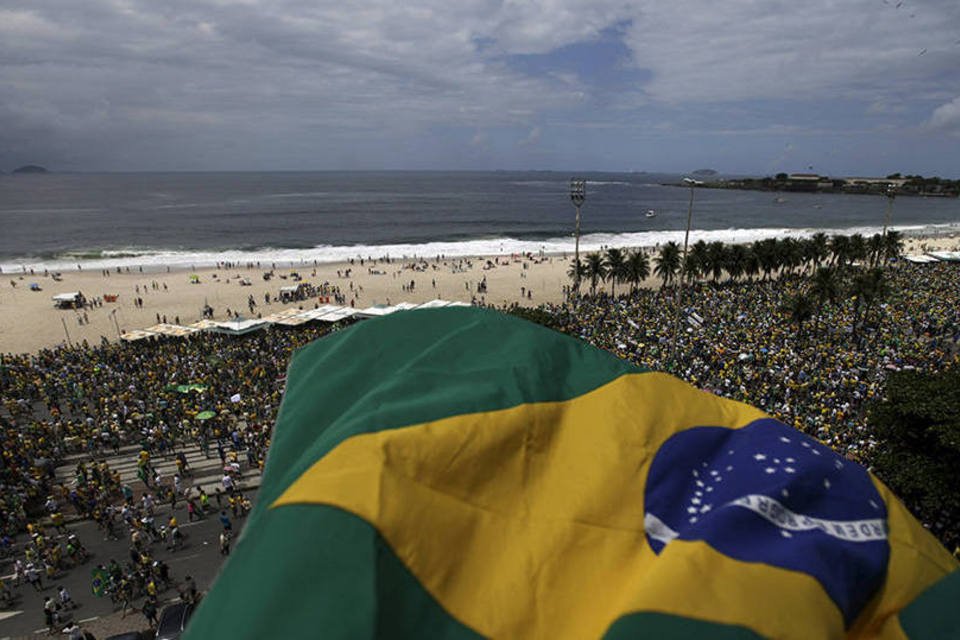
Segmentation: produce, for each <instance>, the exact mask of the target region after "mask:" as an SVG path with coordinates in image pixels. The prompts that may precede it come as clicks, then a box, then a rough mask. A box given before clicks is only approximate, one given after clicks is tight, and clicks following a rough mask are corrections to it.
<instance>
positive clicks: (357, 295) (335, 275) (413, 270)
mask: <svg viewBox="0 0 960 640" xmlns="http://www.w3.org/2000/svg"><path fill="white" fill-rule="evenodd" d="M957 245H958V239H957V238H954V237H950V236H938V237H929V238H923V237H914V238H909V239H907V241H906V243H905V252H906V253H907V254H913V253H922V252H923V251H933V250H938V249H951V250H952V249H955V248H957ZM571 258H572V255H570V254H566V255H528V256H518V255H513V256H511V255H500V256H481V257H474V258H459V257H458V258H448V259H446V260H436V259H430V260H424V261H419V262H413V261H410V260H392V261H391V262H389V263H387V262H383V261H375V262H372V263H371V262H370V261H367V260H365V261H364V262H363V264H361V263H360V261H359V259H358V260H356V261H355V262H354V263H353V264H350V263H327V264H319V265H317V266H313V265H312V264H310V265H300V266H295V267H281V266H280V265H277V268H276V269H275V270H274V269H271V268H270V265H261V267H260V268H256V267H255V266H254V267H247V266H239V267H230V268H227V267H221V268H208V269H200V270H191V269H174V268H171V269H170V271H169V272H167V271H165V270H164V271H159V272H158V271H146V270H145V271H144V272H141V271H140V270H139V269H138V268H136V267H130V269H129V272H128V271H127V270H126V269H124V270H123V272H122V273H117V272H116V270H115V269H114V270H112V271H110V272H109V275H105V274H104V272H103V270H100V269H96V268H94V269H89V268H85V269H84V270H82V271H77V270H73V271H63V272H61V273H60V279H59V281H58V280H55V279H54V278H53V277H52V275H49V274H48V275H44V274H43V273H42V272H35V273H34V274H32V275H31V274H30V273H29V272H27V273H25V274H24V273H4V274H3V275H2V276H0V277H2V279H0V353H11V352H12V353H30V352H35V351H37V350H38V349H42V348H47V347H53V346H56V345H59V344H64V343H66V342H67V339H68V336H69V340H70V341H71V342H73V343H80V342H82V341H84V340H85V341H87V342H88V343H89V344H91V345H92V344H97V343H99V342H100V341H101V340H102V339H103V338H106V339H108V340H111V341H116V340H117V339H118V337H119V332H125V331H131V330H134V329H144V328H146V327H149V326H151V325H154V324H156V323H157V322H158V320H159V321H165V322H168V323H173V324H177V323H179V324H189V323H192V322H196V321H198V320H200V319H201V318H202V313H203V307H204V305H209V306H210V307H212V308H213V319H215V320H227V319H229V318H231V317H232V316H233V314H234V313H237V312H238V313H239V314H240V315H241V316H242V317H247V318H251V317H257V316H258V315H263V316H266V315H269V314H272V313H276V312H278V311H282V310H283V309H286V308H302V309H310V308H312V307H314V306H315V305H316V304H317V303H318V301H317V299H316V298H313V299H309V300H304V301H301V302H297V303H281V302H278V301H275V299H276V298H277V297H278V295H279V292H280V287H283V286H287V285H290V284H292V283H293V279H292V278H291V275H290V274H291V273H292V272H296V273H299V274H300V276H302V278H303V281H304V282H308V283H310V284H313V285H316V286H320V285H322V284H324V283H327V284H328V285H330V286H331V287H339V289H340V291H341V292H342V293H343V294H344V295H345V296H346V301H347V304H348V305H349V304H350V303H351V301H352V303H353V305H354V306H355V307H356V308H359V309H362V308H366V307H370V306H374V305H387V304H397V303H399V302H410V303H422V302H426V301H428V300H433V299H437V298H442V299H444V300H451V301H463V302H471V300H474V299H476V300H482V301H484V302H485V303H486V304H492V305H497V306H499V305H504V304H510V303H514V302H518V303H521V304H524V305H527V306H536V305H539V304H543V303H547V302H553V303H556V302H560V301H562V300H563V297H564V287H565V286H567V285H569V284H570V281H569V278H568V276H567V275H566V271H567V269H568V266H569V262H570V259H571ZM651 266H652V265H651ZM347 270H349V271H350V273H349V276H348V275H347ZM270 271H272V272H273V277H271V278H270V279H269V280H265V279H264V274H265V273H268V272H270ZM192 275H197V276H199V283H192V282H191V280H192V278H191V276H192ZM242 279H247V280H249V282H250V283H251V284H250V286H241V284H240V282H241V280H242ZM484 279H485V281H486V293H481V294H477V286H478V284H479V283H480V282H481V281H483V280H484ZM34 282H35V283H37V284H38V285H39V286H40V288H41V291H31V290H30V286H29V285H30V284H31V283H34ZM411 283H412V284H413V285H414V286H413V287H412V288H411V287H410V285H411ZM659 283H660V281H659V279H656V278H653V277H651V278H650V279H648V280H647V282H646V283H645V286H651V287H652V286H659ZM605 286H607V287H609V284H607V285H605ZM620 286H621V287H622V286H624V285H620ZM74 291H80V292H82V293H83V294H84V295H85V296H86V297H87V298H88V299H90V298H103V297H104V296H105V295H107V294H110V295H117V296H118V297H117V300H116V302H104V303H103V305H102V306H98V307H94V308H88V309H85V310H82V311H77V310H72V309H63V310H61V309H57V308H55V307H54V305H53V301H52V299H51V298H52V296H54V295H57V294H61V293H68V292H74ZM250 296H252V297H253V299H254V301H255V302H256V307H255V308H254V310H253V312H252V313H251V311H250V308H249V306H248V299H249V297H250ZM265 296H269V298H270V300H271V302H270V303H269V304H267V303H266V302H265ZM138 298H140V299H142V300H143V306H142V308H141V307H138V306H137V305H136V304H135V302H136V300H137V299H138ZM228 312H229V313H228ZM118 330H119V331H118Z"/></svg>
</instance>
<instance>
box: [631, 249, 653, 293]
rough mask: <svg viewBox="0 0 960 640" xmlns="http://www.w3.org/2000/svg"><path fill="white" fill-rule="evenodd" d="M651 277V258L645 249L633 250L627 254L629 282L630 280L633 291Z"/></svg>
mask: <svg viewBox="0 0 960 640" xmlns="http://www.w3.org/2000/svg"><path fill="white" fill-rule="evenodd" d="M649 277H650V259H649V258H647V254H646V253H644V252H643V249H637V250H635V251H632V252H631V253H630V254H629V255H628V256H627V282H629V283H630V284H631V285H632V286H631V290H632V291H636V289H637V287H639V286H640V285H641V284H643V281H644V280H646V279H647V278H649Z"/></svg>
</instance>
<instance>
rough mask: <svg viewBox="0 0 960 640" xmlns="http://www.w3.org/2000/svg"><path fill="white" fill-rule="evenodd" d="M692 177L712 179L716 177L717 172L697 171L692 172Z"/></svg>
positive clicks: (708, 170) (709, 170) (711, 170)
mask: <svg viewBox="0 0 960 640" xmlns="http://www.w3.org/2000/svg"><path fill="white" fill-rule="evenodd" d="M693 175H695V176H705V177H713V176H715V175H717V172H716V171H714V170H713V169H697V170H696V171H694V172H693Z"/></svg>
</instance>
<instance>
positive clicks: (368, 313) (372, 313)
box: [356, 304, 402, 318]
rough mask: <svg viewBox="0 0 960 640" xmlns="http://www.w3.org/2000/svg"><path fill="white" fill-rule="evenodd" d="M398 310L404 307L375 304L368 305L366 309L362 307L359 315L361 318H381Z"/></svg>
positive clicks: (358, 312)
mask: <svg viewBox="0 0 960 640" xmlns="http://www.w3.org/2000/svg"><path fill="white" fill-rule="evenodd" d="M397 311H402V309H397V308H396V307H393V306H389V307H388V306H387V305H383V304H378V305H374V306H372V307H367V308H366V309H360V310H358V311H357V314H356V315H357V316H358V317H360V318H380V317H383V316H388V315H390V314H391V313H396V312H397Z"/></svg>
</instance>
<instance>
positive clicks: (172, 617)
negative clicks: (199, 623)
mask: <svg viewBox="0 0 960 640" xmlns="http://www.w3.org/2000/svg"><path fill="white" fill-rule="evenodd" d="M192 613H193V605H192V604H190V603H189V602H176V603H174V604H170V605H167V606H166V607H164V608H163V611H162V612H161V613H160V624H158V625H157V635H156V640H178V639H179V638H180V636H181V635H182V634H183V630H184V629H186V628H187V620H189V619H190V614H192Z"/></svg>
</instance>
